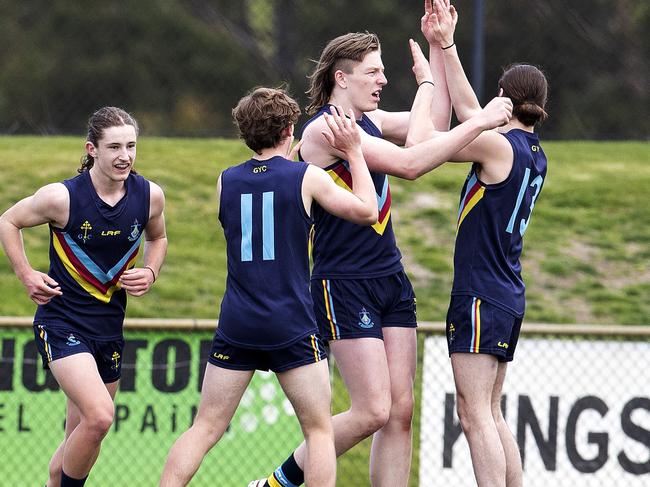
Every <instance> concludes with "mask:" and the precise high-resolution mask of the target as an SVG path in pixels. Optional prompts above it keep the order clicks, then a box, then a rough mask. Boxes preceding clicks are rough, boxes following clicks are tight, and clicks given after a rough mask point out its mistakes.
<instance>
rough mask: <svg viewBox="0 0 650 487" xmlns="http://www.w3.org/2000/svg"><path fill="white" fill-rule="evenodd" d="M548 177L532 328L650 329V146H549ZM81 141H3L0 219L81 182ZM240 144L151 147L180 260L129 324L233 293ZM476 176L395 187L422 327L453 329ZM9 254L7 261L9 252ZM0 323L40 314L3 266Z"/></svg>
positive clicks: (32, 253) (135, 304) (145, 169)
mask: <svg viewBox="0 0 650 487" xmlns="http://www.w3.org/2000/svg"><path fill="white" fill-rule="evenodd" d="M544 148H545V151H546V154H547V156H548V159H549V171H548V177H547V182H546V184H545V187H544V192H543V193H542V195H541V197H540V198H539V200H538V202H537V204H536V206H535V211H534V214H533V218H532V223H531V225H530V228H529V230H528V231H527V233H526V239H525V249H524V258H523V267H524V277H525V280H526V282H527V285H528V293H527V295H528V309H527V320H528V321H536V322H560V323H574V322H581V323H584V322H588V323H619V324H632V323H641V324H648V323H650V318H649V317H650V265H649V264H650V212H649V211H648V210H647V207H646V205H647V204H646V203H644V202H646V201H647V193H646V191H647V188H648V187H649V186H650V165H649V164H648V163H649V162H650V160H649V159H650V158H649V157H648V154H649V151H648V144H647V143H642V142H626V143H609V142H607V143H605V142H602V143H601V142H568V143H567V142H548V143H546V144H544ZM82 151H83V139H82V138H81V137H0V174H1V176H0V181H1V182H0V188H1V191H0V210H2V211H4V209H6V208H7V207H8V206H10V205H11V204H13V203H14V202H16V201H18V200H19V199H20V198H22V197H24V196H26V195H28V194H31V193H33V192H34V191H35V190H36V189H37V188H38V187H40V186H41V185H43V184H45V183H48V182H52V181H57V180H61V179H64V178H67V177H71V176H72V175H74V174H75V173H76V172H75V171H76V168H77V167H78V162H77V161H78V160H79V158H80V157H81V155H82ZM248 154H249V152H248V150H247V149H246V147H245V146H244V145H243V144H242V143H240V142H238V141H233V140H217V139H160V138H146V137H144V138H142V139H141V140H140V142H139V145H138V162H137V165H136V167H137V169H138V170H139V172H140V173H141V174H143V175H144V176H146V177H147V178H149V179H152V180H154V181H156V182H157V183H159V184H160V185H161V186H162V187H163V189H164V190H165V193H166V197H167V206H166V210H165V214H166V220H167V231H168V236H169V253H168V257H167V261H166V264H165V267H164V269H163V273H162V275H161V278H160V280H159V281H158V282H157V283H156V285H155V286H154V288H153V290H152V291H151V292H150V293H149V295H147V296H146V297H143V298H140V299H131V300H130V303H129V316H132V317H135V316H138V317H192V318H214V317H216V316H217V314H218V305H219V301H220V299H221V295H222V293H223V290H224V286H225V274H226V266H225V246H224V240H223V234H222V232H221V229H220V227H219V226H218V221H217V218H216V214H215V210H214V208H215V202H216V198H215V194H214V186H215V181H216V178H217V176H218V174H219V172H220V171H221V170H222V169H223V168H224V167H226V166H227V165H230V164H233V163H237V162H240V161H241V160H244V159H246V158H247V157H248ZM467 170H468V166H467V165H466V164H457V165H451V164H450V165H447V166H444V167H442V168H440V169H438V170H436V171H435V172H434V173H432V174H428V175H426V176H424V177H423V178H421V179H420V180H419V181H416V182H409V181H400V180H398V179H396V178H393V180H392V194H393V200H394V203H393V218H394V224H395V228H396V233H397V238H398V243H399V245H400V248H401V250H402V254H403V256H404V263H405V266H406V269H407V271H408V273H409V274H410V276H411V277H412V279H413V283H414V286H415V289H416V293H417V295H418V315H419V317H420V319H422V320H442V319H444V314H445V312H446V307H447V304H448V296H449V289H450V286H451V278H452V252H453V239H454V223H455V217H456V208H457V201H458V194H459V191H460V187H461V185H462V183H463V181H464V177H465V175H466V173H467ZM24 239H25V243H26V247H27V254H28V256H29V258H30V261H31V263H32V265H33V266H34V267H36V268H39V269H41V270H46V269H47V245H48V232H47V228H45V227H39V228H34V229H29V230H26V231H25V232H24ZM0 253H1V251H0ZM0 288H1V289H2V300H1V301H0V315H13V316H28V315H31V314H33V311H34V306H33V305H32V303H31V301H30V300H29V299H28V298H27V296H26V295H25V292H24V290H23V288H22V285H21V284H20V283H19V282H18V280H17V279H16V278H15V277H14V275H13V272H12V271H11V269H10V267H9V264H8V262H7V259H6V258H4V255H3V256H2V258H0Z"/></svg>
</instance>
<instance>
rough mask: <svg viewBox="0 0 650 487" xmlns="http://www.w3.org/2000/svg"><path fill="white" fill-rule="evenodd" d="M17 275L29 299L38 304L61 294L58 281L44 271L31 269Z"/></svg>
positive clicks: (45, 302)
mask: <svg viewBox="0 0 650 487" xmlns="http://www.w3.org/2000/svg"><path fill="white" fill-rule="evenodd" d="M19 277H20V280H21V281H22V283H23V285H24V286H25V288H26V289H27V295H28V296H29V299H31V300H32V301H34V302H35V303H36V304H38V305H43V304H47V303H49V302H50V300H51V299H52V298H54V297H56V296H61V295H62V294H63V293H62V292H61V287H60V286H59V283H58V282H56V281H55V280H54V279H52V278H51V277H50V276H48V275H47V274H45V273H44V272H40V271H37V270H34V269H31V270H30V271H28V272H27V273H26V274H24V275H22V276H19Z"/></svg>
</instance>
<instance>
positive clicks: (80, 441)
mask: <svg viewBox="0 0 650 487" xmlns="http://www.w3.org/2000/svg"><path fill="white" fill-rule="evenodd" d="M50 369H51V370H52V374H53V375H54V377H55V378H56V380H57V382H58V383H59V385H60V386H61V389H62V390H63V392H64V393H65V395H66V396H67V397H68V399H69V400H70V401H71V402H73V403H74V405H75V407H76V409H77V412H76V413H78V415H79V422H78V424H77V425H76V427H75V428H74V430H72V432H71V433H70V435H69V436H68V437H67V439H66V440H65V444H64V445H63V461H62V462H61V464H62V468H63V470H64V471H65V473H66V474H68V475H69V476H70V477H72V478H79V479H81V478H84V477H86V476H87V475H88V473H89V472H90V469H91V468H92V466H93V465H94V463H95V461H96V460H97V456H98V455H99V449H100V446H101V442H102V440H103V439H104V436H106V434H107V433H108V431H109V429H110V427H111V424H112V423H113V412H114V405H113V398H112V397H111V394H110V393H109V391H108V389H107V388H106V385H105V384H104V382H103V381H102V379H101V377H100V376H99V372H98V370H97V365H96V364H95V359H94V358H93V357H92V355H90V354H89V353H80V354H76V355H71V356H69V357H64V358H61V359H58V360H55V361H53V362H52V363H51V364H50ZM73 419H74V418H73ZM55 454H56V453H55Z"/></svg>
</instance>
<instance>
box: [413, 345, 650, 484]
mask: <svg viewBox="0 0 650 487" xmlns="http://www.w3.org/2000/svg"><path fill="white" fill-rule="evenodd" d="M422 374H423V384H422V410H421V430H420V449H419V450H420V485H453V486H472V485H476V482H475V480H474V475H473V472H472V464H471V460H470V454H469V447H468V446H467V441H466V440H465V437H464V435H463V433H462V430H461V428H460V423H459V420H458V416H457V413H456V406H455V394H454V382H453V377H452V373H451V363H450V360H449V357H448V355H447V344H446V340H445V337H444V336H431V337H427V338H426V340H425V350H424V363H423V371H422ZM503 392H504V401H503V403H502V406H503V408H504V410H505V418H506V421H507V423H508V425H509V426H510V429H511V431H512V432H513V434H514V435H515V437H516V438H517V440H518V443H519V448H520V450H521V453H522V458H523V462H524V485H526V486H527V487H548V486H554V487H555V486H556V487H563V486H567V487H592V486H593V487H596V486H608V487H616V486H621V487H623V486H625V487H636V486H639V487H640V486H646V487H647V486H649V485H650V343H649V342H624V341H603V340H576V339H553V340H551V339H534V338H527V337H526V336H524V337H522V338H521V339H520V341H519V344H518V345H517V352H516V354H515V360H514V362H511V363H510V365H509V366H508V372H507V377H506V383H505V386H504V391H503Z"/></svg>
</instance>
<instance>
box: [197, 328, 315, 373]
mask: <svg viewBox="0 0 650 487" xmlns="http://www.w3.org/2000/svg"><path fill="white" fill-rule="evenodd" d="M326 358H327V351H326V350H325V346H324V345H323V342H322V340H321V339H320V337H319V336H318V334H312V335H306V336H304V337H302V338H301V339H300V340H298V341H296V342H294V343H292V344H291V345H289V346H288V347H285V348H275V349H273V350H262V349H257V348H244V347H240V346H237V345H231V344H230V343H228V342H227V341H225V340H224V339H223V335H221V333H219V329H217V332H216V333H215V335H214V339H213V340H212V349H211V350H210V356H209V357H208V361H209V362H210V363H211V364H212V365H216V366H217V367H222V368H224V369H232V370H272V371H273V372H284V371H287V370H290V369H295V368H297V367H301V366H303V365H309V364H313V363H316V362H320V361H321V360H325V359H326Z"/></svg>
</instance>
